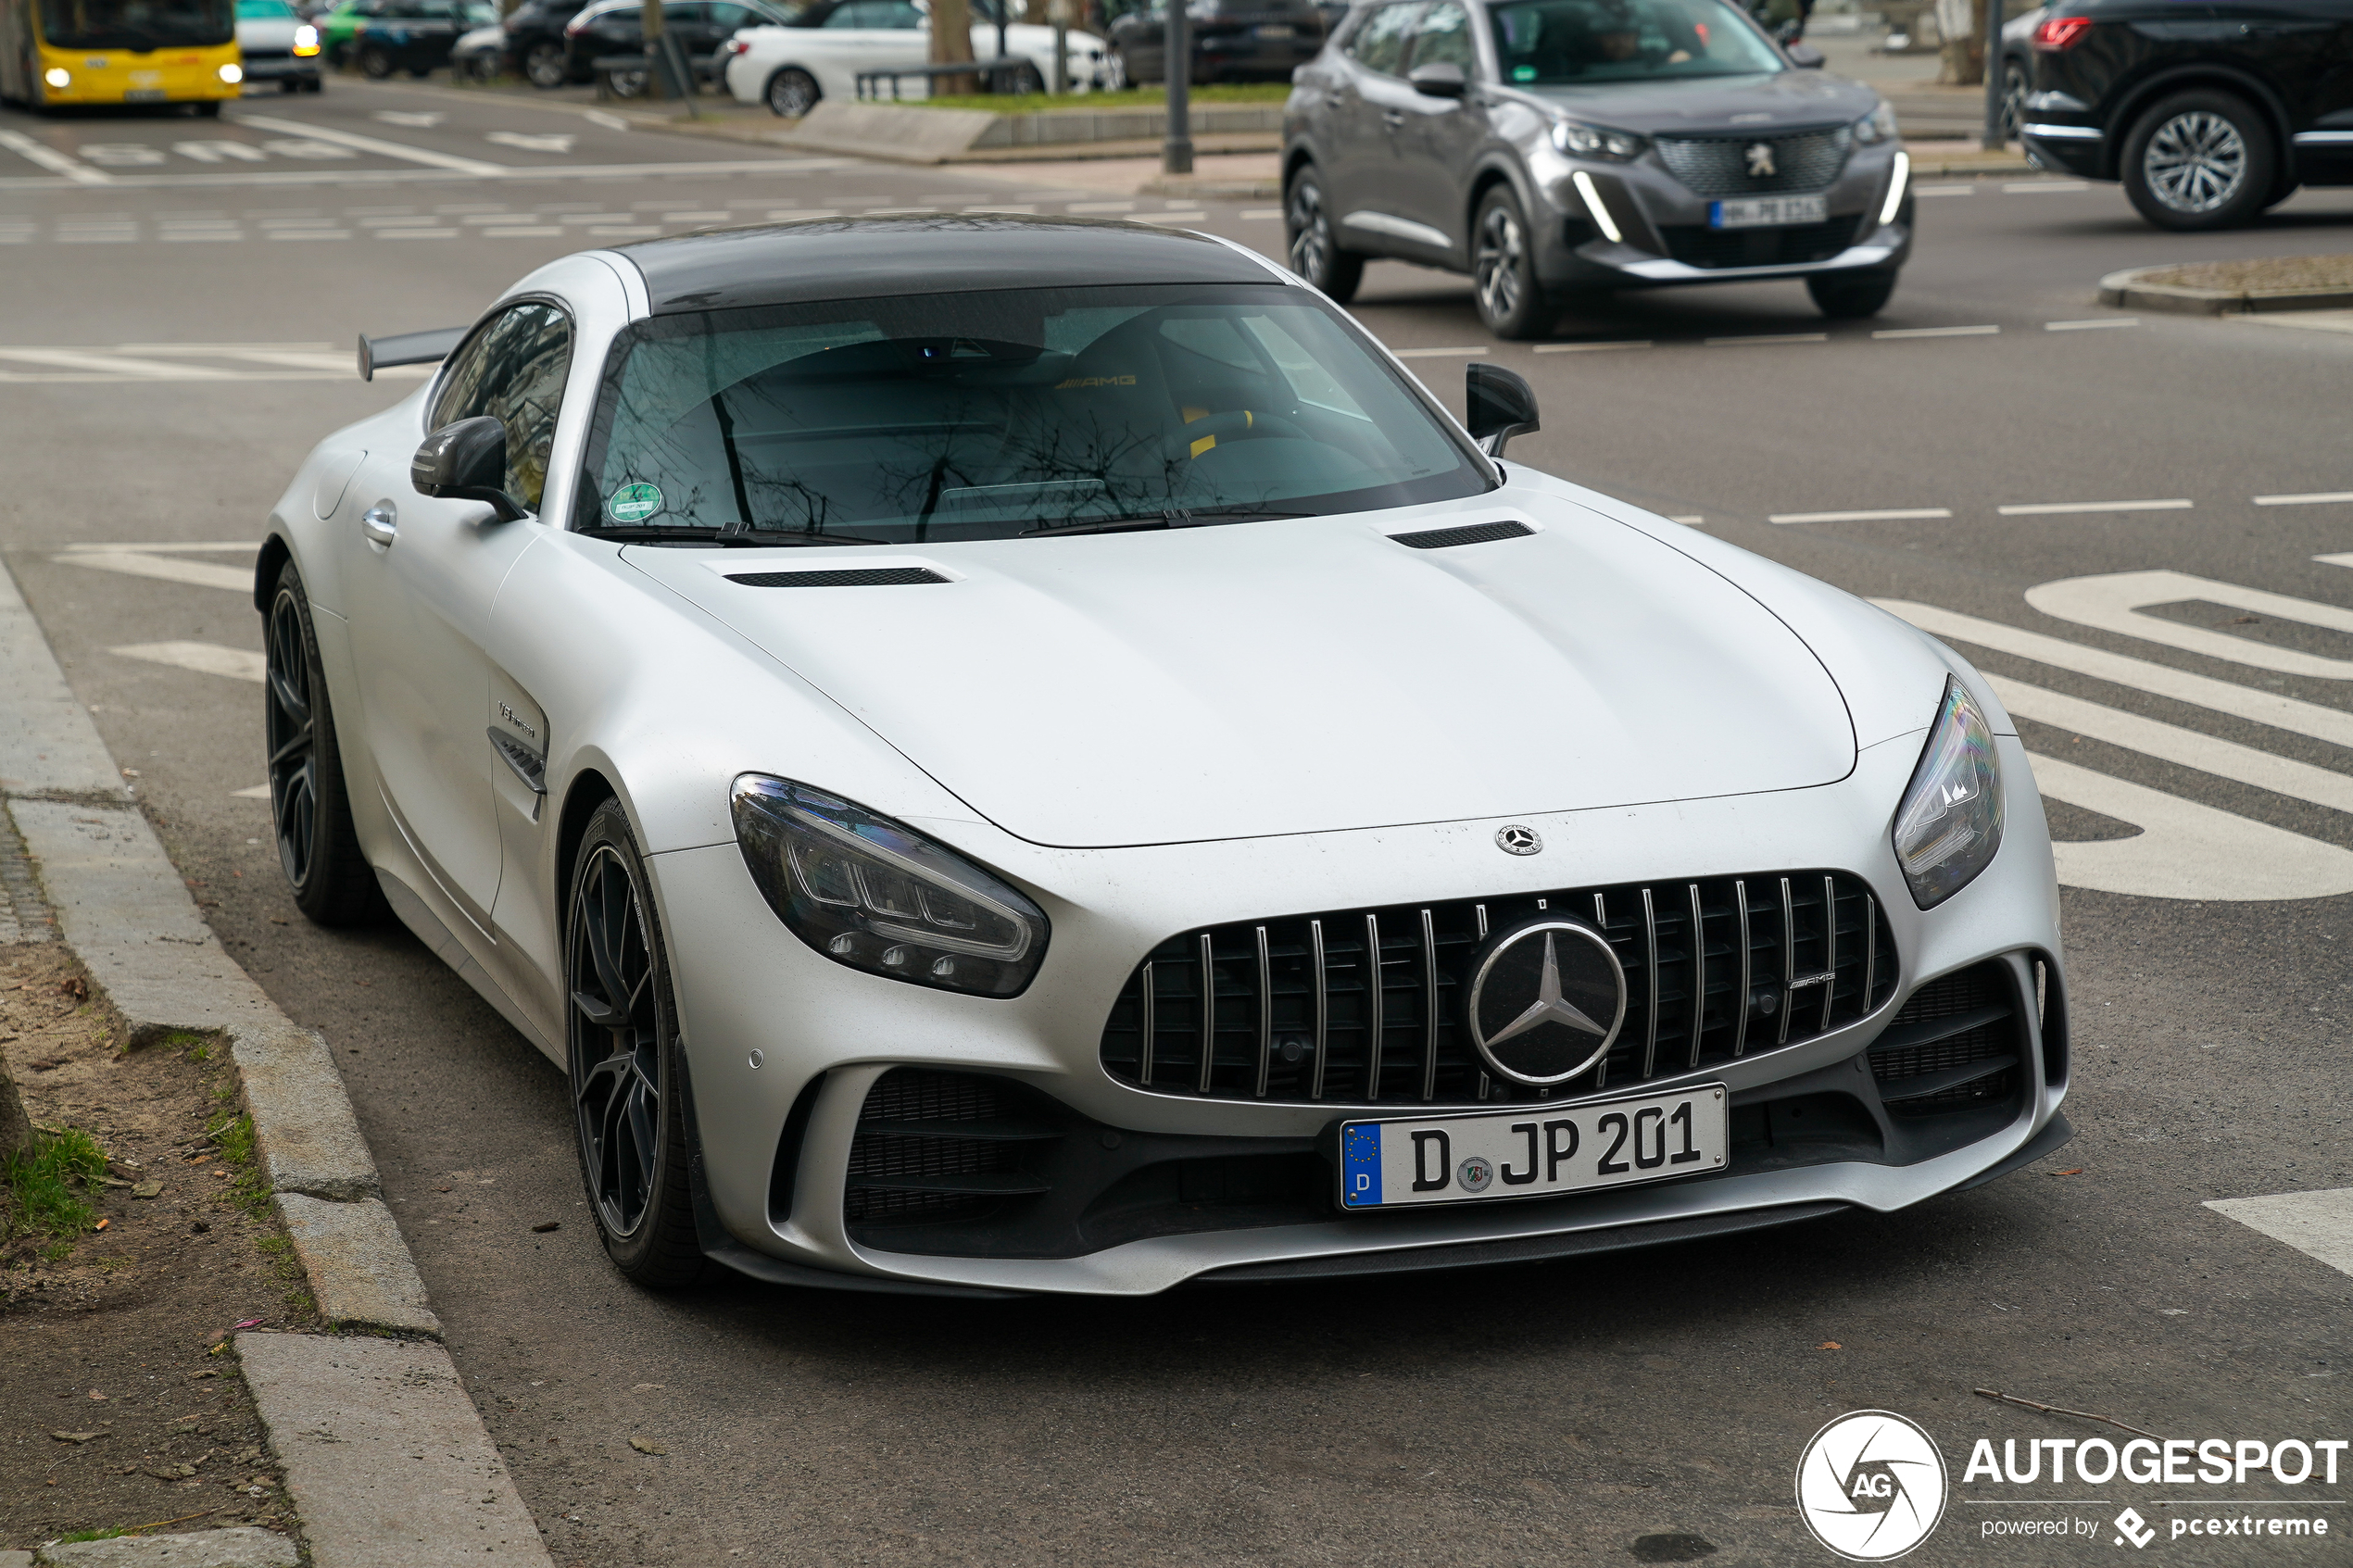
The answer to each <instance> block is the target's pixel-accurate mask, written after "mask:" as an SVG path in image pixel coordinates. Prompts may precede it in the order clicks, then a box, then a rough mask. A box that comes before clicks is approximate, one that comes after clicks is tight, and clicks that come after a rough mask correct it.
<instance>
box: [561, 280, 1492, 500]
mask: <svg viewBox="0 0 2353 1568" xmlns="http://www.w3.org/2000/svg"><path fill="white" fill-rule="evenodd" d="M587 475H588V480H589V483H588V484H587V486H586V488H585V491H584V493H583V494H582V495H581V497H580V504H579V508H578V515H577V521H576V526H579V527H582V528H592V529H593V528H611V527H615V526H621V527H625V528H629V529H632V530H656V529H670V528H675V529H681V530H685V529H701V530H717V531H721V532H724V533H731V534H736V533H742V534H762V533H764V534H779V535H783V534H799V535H803V536H808V535H824V536H827V537H835V538H844V539H851V540H867V541H874V542H884V541H888V542H916V541H926V540H928V541H935V542H948V541H954V540H962V539H1003V538H1010V537H1013V536H1016V535H1019V534H1023V533H1036V532H1039V531H1041V530H1050V529H1052V528H1056V527H1077V526H1082V525H1097V526H1101V525H1106V524H1109V525H1117V524H1119V523H1121V522H1122V521H1124V520H1134V521H1139V522H1142V521H1145V520H1151V521H1152V522H1154V523H1156V522H1160V521H1164V522H1166V523H1167V524H1168V525H1170V526H1177V525H1181V524H1182V523H1184V522H1187V521H1221V519H1220V518H1219V517H1218V515H1217V514H1221V513H1223V514H1227V515H1228V516H1249V515H1253V514H1259V513H1265V512H1273V513H1276V514H1278V515H1303V514H1310V513H1323V512H1343V511H1358V510H1365V509H1368V508H1378V507H1397V506H1405V505H1410V504H1413V503H1416V502H1423V501H1436V500H1444V499H1448V498H1451V497H1454V496H1460V495H1476V494H1478V493H1479V492H1481V491H1484V490H1485V489H1487V488H1488V487H1489V485H1490V483H1491V482H1490V481H1489V479H1488V478H1487V476H1486V473H1485V471H1484V470H1483V469H1482V468H1481V467H1480V466H1478V462H1477V459H1476V458H1475V457H1474V455H1473V454H1472V453H1471V452H1470V451H1469V450H1467V448H1466V446H1465V445H1463V444H1462V442H1461V441H1460V439H1459V437H1457V436H1455V435H1454V434H1453V433H1450V432H1449V431H1448V429H1447V428H1446V427H1445V426H1444V425H1443V424H1441V422H1440V421H1439V420H1438V419H1436V418H1435V417H1434V416H1433V415H1432V414H1431V413H1430V412H1429V410H1428V408H1426V407H1425V406H1424V405H1423V403H1422V402H1421V401H1420V399H1418V398H1417V397H1416V396H1415V395H1414V394H1413V393H1412V391H1411V390H1410V389H1409V388H1408V387H1407V386H1406V384H1405V383H1403V380H1402V379H1401V378H1400V377H1399V376H1398V375H1397V374H1396V373H1395V372H1394V371H1393V370H1391V369H1390V367H1389V366H1388V365H1387V364H1385V363H1384V362H1383V361H1382V360H1380V359H1379V358H1377V357H1376V355H1375V354H1374V352H1373V351H1372V350H1371V349H1370V348H1369V347H1368V345H1366V344H1365V341H1364V340H1363V339H1362V338H1361V337H1360V336H1359V335H1358V334H1357V333H1356V332H1355V331H1354V330H1353V328H1352V327H1351V326H1349V325H1348V324H1347V323H1346V322H1345V321H1344V320H1343V319H1342V318H1341V317H1340V314H1339V312H1337V311H1336V310H1334V309H1332V308H1331V307H1328V306H1327V305H1325V304H1324V303H1323V302H1322V301H1320V300H1318V299H1316V298H1315V297H1314V296H1313V295H1309V294H1308V293H1307V292H1306V291H1305V290H1303V289H1296V288H1287V287H1284V286H1282V285H1280V284H1273V283H1270V284H1268V285H1266V286H1264V287H1259V286H1254V285H1240V286H1237V285H1233V284H1224V285H1215V286H1201V285H1185V286H1121V287H1103V288H1071V289H1018V290H1003V291H992V292H988V293H979V294H948V295H931V296H928V297H918V298H889V299H867V300H849V301H834V302H829V303H826V304H822V305H797V306H778V307H758V308H749V309H740V310H727V311H716V312H711V313H709V314H704V315H692V316H668V317H657V318H655V319H654V320H649V321H643V322H640V323H638V324H637V325H636V326H635V327H633V328H631V329H630V330H629V331H628V332H625V333H623V336H622V337H621V339H620V340H619V341H618V342H617V343H616V344H615V346H614V349H613V355H612V358H611V359H610V362H609V364H608V368H607V370H606V375H605V386H604V391H603V395H602V397H601V398H600V400H599V403H598V410H597V420H596V425H595V428H594V429H593V431H592V432H591V433H590V437H589V452H588V458H587Z"/></svg>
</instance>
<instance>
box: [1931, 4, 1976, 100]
mask: <svg viewBox="0 0 2353 1568" xmlns="http://www.w3.org/2000/svg"><path fill="white" fill-rule="evenodd" d="M1936 27H1937V31H1939V32H1941V33H1942V34H1944V65H1943V67H1942V68H1941V69H1939V70H1938V71H1937V73H1936V80H1937V81H1938V82H1941V83H1943V84H1944V85H1945V86H1948V87H1979V86H1982V85H1983V84H1984V82H1985V0H1936Z"/></svg>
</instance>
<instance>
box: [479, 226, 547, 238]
mask: <svg viewBox="0 0 2353 1568" xmlns="http://www.w3.org/2000/svg"><path fill="white" fill-rule="evenodd" d="M562 232H563V231H562V230H561V229H554V228H529V229H484V230H483V231H482V237H483V238H484V239H485V240H536V239H544V238H546V237H547V236H548V235H550V234H560V233H562Z"/></svg>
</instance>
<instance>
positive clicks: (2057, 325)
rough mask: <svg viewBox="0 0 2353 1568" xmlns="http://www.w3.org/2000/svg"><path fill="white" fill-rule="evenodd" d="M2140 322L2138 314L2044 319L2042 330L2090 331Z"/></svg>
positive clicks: (2137, 324)
mask: <svg viewBox="0 0 2353 1568" xmlns="http://www.w3.org/2000/svg"><path fill="white" fill-rule="evenodd" d="M2140 324H2141V319H2140V318H2139V317H2138V316H2110V317H2108V318H2106V319H2105V320H2097V321H2045V322H2044V323H2043V330H2044V331H2045V332H2097V331H2099V330H2100V329H2101V328H2103V327H2137V326H2139V325H2140Z"/></svg>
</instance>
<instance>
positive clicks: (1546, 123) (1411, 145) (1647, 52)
mask: <svg viewBox="0 0 2353 1568" xmlns="http://www.w3.org/2000/svg"><path fill="white" fill-rule="evenodd" d="M1820 63H1821V56H1819V55H1818V54H1816V53H1815V52H1814V51H1813V50H1811V49H1809V48H1807V47H1806V45H1804V44H1795V45H1793V46H1792V47H1791V48H1790V50H1789V51H1788V52H1786V53H1785V52H1783V51H1782V50H1781V49H1780V47H1779V46H1777V45H1776V44H1773V42H1772V41H1771V40H1770V39H1768V37H1766V35H1765V34H1764V32H1763V31H1760V30H1759V29H1758V28H1757V27H1756V25H1755V23H1754V22H1752V21H1751V20H1750V19H1748V17H1747V15H1746V14H1745V13H1743V11H1742V10H1740V9H1739V8H1738V7H1737V6H1731V5H1728V4H1725V3H1723V0H1372V3H1370V4H1361V5H1359V6H1357V7H1356V8H1355V9H1354V10H1353V11H1352V12H1351V13H1350V14H1349V17H1348V19H1347V20H1346V21H1345V22H1343V23H1342V24H1341V26H1340V29H1339V31H1337V32H1336V33H1335V35H1334V37H1333V39H1332V42H1331V43H1330V44H1328V45H1327V47H1326V48H1325V50H1324V52H1323V53H1322V54H1321V55H1319V56H1316V58H1315V60H1314V61H1312V62H1311V63H1309V64H1307V65H1304V66H1302V67H1301V68H1300V69H1299V70H1298V72H1297V73H1296V75H1295V76H1294V77H1293V82H1294V85H1293V88H1292V91H1291V95H1290V104H1289V105H1288V106H1287V107H1285V109H1284V111H1283V175H1284V205H1283V217H1284V227H1285V229H1286V231H1287V234H1288V238H1289V241H1290V262H1291V266H1292V267H1293V268H1294V269H1295V270H1297V271H1298V272H1299V273H1300V275H1301V276H1302V277H1304V278H1306V279H1307V280H1308V281H1309V282H1312V283H1314V284H1315V285H1316V286H1317V287H1318V288H1321V289H1322V290H1323V291H1324V292H1325V293H1326V294H1328V295H1331V296H1332V297H1333V298H1334V299H1339V300H1346V299H1347V298H1348V297H1349V296H1350V295H1353V293H1354V292H1355V289H1356V284H1357V280H1358V279H1359V277H1361V275H1362V274H1363V272H1364V269H1365V261H1366V260H1367V259H1369V258H1371V257H1378V256H1386V257H1397V258H1398V259H1400V260H1404V261H1415V262H1419V263H1421V264H1423V265H1425V266H1433V267H1443V268H1447V269H1449V270H1453V271H1457V272H1468V273H1469V274H1470V275H1471V276H1472V278H1473V279H1474V280H1475V281H1476V282H1477V284H1478V288H1477V291H1476V292H1477V297H1478V312H1479V315H1480V317H1481V318H1482V319H1483V320H1485V321H1486V322H1487V325H1488V326H1489V328H1490V329H1491V330H1492V331H1493V332H1495V333H1496V334H1497V335H1498V336H1500V337H1506V338H1526V337H1533V336H1536V335H1538V334H1539V333H1541V332H1544V331H1546V330H1547V329H1548V328H1549V327H1550V326H1551V325H1552V323H1553V320H1554V317H1555V316H1556V315H1557V314H1558V312H1559V310H1560V308H1561V306H1562V304H1563V302H1564V300H1565V299H1566V298H1567V297H1568V296H1571V295H1577V294H1580V293H1590V292H1595V291H1601V290H1607V289H1620V288H1655V287H1658V286H1661V285H1665V284H1675V283H1710V282H1751V281H1755V280H1757V279H1772V278H1792V279H1798V278H1802V279H1804V280H1805V282H1806V289H1807V291H1808V292H1809V293H1811V294H1812V295H1813V297H1814V303H1815V305H1816V306H1817V307H1819V308H1820V310H1821V311H1822V312H1823V314H1825V315H1827V316H1833V317H1847V318H1851V317H1863V316H1869V315H1872V314H1875V313H1876V312H1877V311H1878V310H1879V308H1880V307H1881V306H1883V305H1885V304H1886V303H1887V299H1888V296H1889V295H1891V294H1893V293H1894V289H1895V275H1896V271H1897V270H1898V269H1900V268H1901V267H1902V266H1903V265H1904V262H1905V260H1906V257H1908V256H1909V255H1910V253H1911V245H1912V196H1911V190H1910V182H1909V179H1908V175H1909V160H1908V159H1907V158H1906V157H1905V155H1904V153H1903V152H1902V150H1901V149H1900V147H1899V145H1898V144H1897V140H1896V130H1895V116H1894V113H1893V111H1891V110H1890V109H1889V108H1888V107H1887V105H1886V104H1885V103H1883V102H1882V101H1881V98H1880V96H1879V94H1877V93H1874V92H1873V91H1872V90H1871V89H1870V88H1869V87H1866V86H1864V85H1862V84H1861V83H1859V82H1847V81H1844V80H1843V79H1841V78H1838V77H1832V76H1826V75H1824V74H1823V73H1822V71H1821V70H1820V69H1814V68H1818V67H1819V65H1820Z"/></svg>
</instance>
